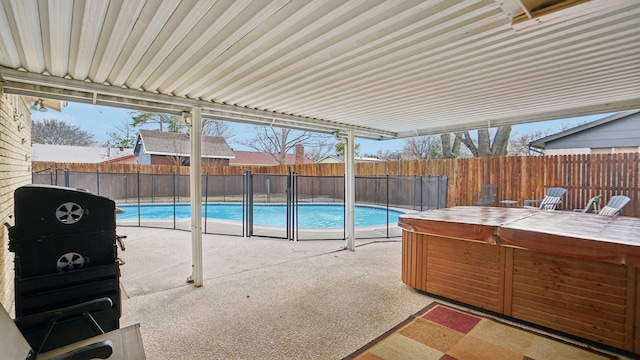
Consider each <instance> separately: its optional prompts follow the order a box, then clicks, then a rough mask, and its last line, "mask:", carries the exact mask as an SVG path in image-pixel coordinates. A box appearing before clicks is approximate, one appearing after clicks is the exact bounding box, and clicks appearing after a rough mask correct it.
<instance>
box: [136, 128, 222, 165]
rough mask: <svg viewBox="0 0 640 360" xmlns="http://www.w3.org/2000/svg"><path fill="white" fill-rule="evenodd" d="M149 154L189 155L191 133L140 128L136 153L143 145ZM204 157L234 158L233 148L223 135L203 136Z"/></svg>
mask: <svg viewBox="0 0 640 360" xmlns="http://www.w3.org/2000/svg"><path fill="white" fill-rule="evenodd" d="M143 146H144V151H145V152H146V153H147V154H153V155H166V156H176V155H177V156H189V152H190V150H191V144H190V142H189V135H186V134H181V133H172V132H164V131H151V130H140V133H139V134H138V138H137V139H136V146H135V148H134V154H136V155H139V154H140V151H141V150H142V147H143ZM201 151H202V157H203V158H216V159H233V158H234V157H235V155H234V154H233V150H232V149H231V147H229V144H227V141H226V140H225V139H224V138H223V137H218V136H203V137H202V150H201Z"/></svg>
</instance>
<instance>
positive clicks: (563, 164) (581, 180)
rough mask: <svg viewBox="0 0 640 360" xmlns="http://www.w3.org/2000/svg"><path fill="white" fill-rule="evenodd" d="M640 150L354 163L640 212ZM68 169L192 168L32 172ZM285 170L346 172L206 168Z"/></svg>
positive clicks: (467, 196)
mask: <svg viewBox="0 0 640 360" xmlns="http://www.w3.org/2000/svg"><path fill="white" fill-rule="evenodd" d="M639 163H640V154H638V153H625V154H594V155H557V156H530V157H491V158H464V159H437V160H401V161H387V162H374V163H356V164H355V171H356V175H358V176H374V177H375V176H380V177H383V176H385V175H399V176H430V175H443V176H447V177H448V179H449V189H448V197H447V204H448V206H457V205H471V204H472V203H473V200H474V198H475V197H476V196H477V194H478V193H479V191H480V188H481V185H482V184H496V185H497V191H498V196H497V199H498V201H500V200H515V201H518V204H519V205H522V203H523V201H524V200H526V199H542V198H543V197H544V193H545V189H546V188H549V187H555V186H558V187H564V188H566V189H567V193H566V194H565V196H564V197H563V204H562V205H561V206H560V207H559V209H562V210H571V209H579V208H583V207H584V206H585V205H586V204H587V202H588V201H589V199H590V198H591V197H593V196H596V195H602V201H603V204H602V205H604V203H606V202H607V201H608V200H609V199H610V198H611V197H612V196H613V195H626V196H628V197H630V198H631V202H630V203H629V204H628V205H627V206H626V207H625V208H624V209H623V211H622V215H625V216H635V217H640V199H639V197H640V189H639V185H640V181H639V177H640V166H639ZM47 169H52V170H53V171H55V169H68V170H69V171H73V172H101V173H119V174H130V173H137V172H138V171H139V172H140V173H141V174H174V173H175V174H184V175H187V174H189V168H188V167H185V166H181V167H177V166H168V165H135V164H72V163H43V162H34V163H33V170H34V172H40V171H45V172H46V171H47ZM248 170H250V171H252V172H253V173H255V174H260V173H262V174H286V173H288V172H289V171H290V170H291V171H294V172H297V173H298V174H299V175H303V176H342V175H344V164H301V165H279V166H224V167H208V168H203V174H205V173H208V174H212V175H240V174H243V173H244V172H245V171H248Z"/></svg>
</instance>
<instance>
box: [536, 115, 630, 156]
mask: <svg viewBox="0 0 640 360" xmlns="http://www.w3.org/2000/svg"><path fill="white" fill-rule="evenodd" d="M634 114H638V115H640V111H639V110H633V111H622V112H619V113H616V114H613V115H611V116H607V117H605V118H602V119H599V120H595V121H591V122H588V123H586V124H582V125H579V126H576V127H573V128H571V129H567V130H564V131H561V132H559V133H556V134H553V135H549V136H545V137H543V138H541V139H538V140H535V141H532V142H530V143H529V145H530V146H532V147H536V148H539V149H546V148H547V145H548V144H549V143H553V142H557V141H560V140H563V139H566V138H568V137H575V136H577V135H580V134H581V133H585V132H588V131H593V130H594V129H595V128H597V127H603V126H605V125H610V124H611V123H613V122H615V121H618V120H622V119H625V118H629V117H630V116H632V115H634ZM639 119H640V117H639ZM638 134H640V132H632V133H630V134H628V135H631V137H633V138H638V139H640V136H639V135H638ZM632 142H634V141H633V140H632ZM634 145H636V146H637V145H640V143H635V144H634ZM585 147H588V146H585Z"/></svg>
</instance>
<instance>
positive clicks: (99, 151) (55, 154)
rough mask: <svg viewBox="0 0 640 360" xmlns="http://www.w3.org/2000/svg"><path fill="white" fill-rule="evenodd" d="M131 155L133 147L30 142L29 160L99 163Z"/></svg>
mask: <svg viewBox="0 0 640 360" xmlns="http://www.w3.org/2000/svg"><path fill="white" fill-rule="evenodd" d="M130 155H133V149H126V148H109V147H89V146H74V145H49V144H31V161H53V162H67V163H100V162H105V161H109V160H114V159H118V158H122V157H126V156H130Z"/></svg>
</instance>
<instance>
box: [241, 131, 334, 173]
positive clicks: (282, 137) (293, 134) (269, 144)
mask: <svg viewBox="0 0 640 360" xmlns="http://www.w3.org/2000/svg"><path fill="white" fill-rule="evenodd" d="M254 130H255V132H256V135H255V136H254V137H253V138H251V139H249V140H248V141H242V142H240V144H242V145H245V146H248V147H250V148H252V149H255V150H257V151H261V152H266V153H269V154H271V156H273V158H274V159H275V160H276V161H277V162H278V164H281V165H282V164H284V162H285V155H286V154H287V153H288V152H289V151H291V150H292V149H294V148H295V146H296V145H298V144H301V145H306V144H308V143H312V144H313V143H314V142H316V141H317V139H318V138H321V137H323V136H326V135H321V134H315V133H310V132H306V131H296V130H289V129H281V128H274V127H270V126H269V127H263V126H256V127H254Z"/></svg>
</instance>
